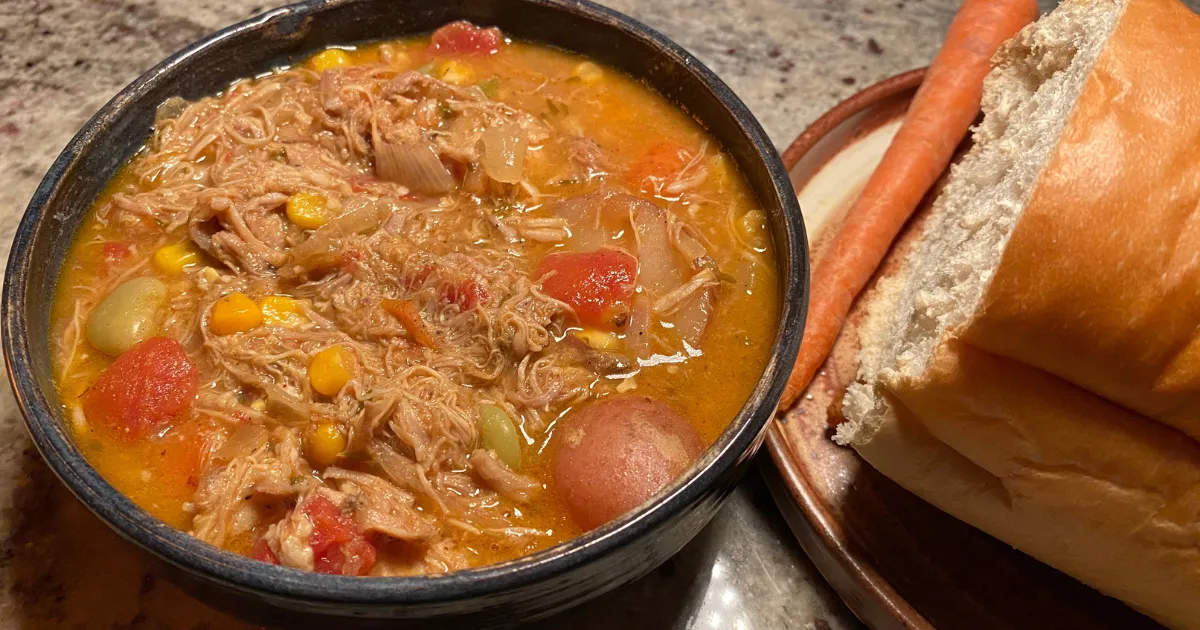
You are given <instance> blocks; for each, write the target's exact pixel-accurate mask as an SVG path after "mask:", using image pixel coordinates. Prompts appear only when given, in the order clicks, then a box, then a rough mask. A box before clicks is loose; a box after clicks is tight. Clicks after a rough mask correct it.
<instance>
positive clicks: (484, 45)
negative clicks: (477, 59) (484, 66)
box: [429, 20, 504, 55]
mask: <svg viewBox="0 0 1200 630" xmlns="http://www.w3.org/2000/svg"><path fill="white" fill-rule="evenodd" d="M503 44H504V34H503V33H501V32H500V29H498V28H480V27H478V26H475V25H474V24H471V23H470V22H467V21H466V20H459V21H458V22H451V23H449V24H447V25H445V26H443V27H441V28H439V29H438V30H436V31H434V32H433V37H432V38H430V40H429V52H431V53H433V54H436V55H454V54H461V55H490V54H492V53H496V52H499V51H500V46H502V45H503Z"/></svg>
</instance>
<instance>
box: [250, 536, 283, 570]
mask: <svg viewBox="0 0 1200 630" xmlns="http://www.w3.org/2000/svg"><path fill="white" fill-rule="evenodd" d="M250 557H251V558H254V559H255V560H258V561H259V562H266V563H268V564H279V556H277V555H275V552H274V551H272V550H271V545H268V544H267V539H266V538H259V539H258V540H257V541H255V542H254V546H253V547H251V548H250Z"/></svg>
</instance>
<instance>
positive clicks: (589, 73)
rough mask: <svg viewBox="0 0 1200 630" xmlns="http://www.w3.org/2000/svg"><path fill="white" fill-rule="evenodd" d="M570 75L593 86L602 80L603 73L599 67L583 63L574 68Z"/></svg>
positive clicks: (588, 62)
mask: <svg viewBox="0 0 1200 630" xmlns="http://www.w3.org/2000/svg"><path fill="white" fill-rule="evenodd" d="M571 75H572V76H575V77H578V78H579V80H581V81H583V82H584V83H585V84H587V85H595V84H596V83H598V82H599V81H600V79H603V78H604V71H603V70H601V69H600V66H597V65H596V64H594V63H592V62H590V61H584V62H582V63H580V64H579V65H577V66H575V69H574V70H572V71H571Z"/></svg>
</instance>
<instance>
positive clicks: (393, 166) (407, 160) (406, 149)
mask: <svg viewBox="0 0 1200 630" xmlns="http://www.w3.org/2000/svg"><path fill="white" fill-rule="evenodd" d="M372 144H373V145H374V147H375V174H376V175H378V176H379V177H380V178H381V179H385V180H387V181H389V182H395V183H397V184H400V185H402V186H407V187H408V188H409V189H411V190H413V191H415V192H418V193H422V194H426V195H440V194H442V193H446V192H449V191H450V190H452V189H453V188H454V178H453V177H451V175H450V171H447V170H446V167H445V166H444V165H443V164H442V161H441V160H439V159H438V156H437V154H436V153H434V152H433V149H431V148H429V145H428V144H425V143H424V142H421V141H419V140H401V141H399V142H392V141H388V140H384V139H383V138H382V136H380V135H379V134H378V133H376V134H372Z"/></svg>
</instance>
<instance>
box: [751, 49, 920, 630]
mask: <svg viewBox="0 0 1200 630" xmlns="http://www.w3.org/2000/svg"><path fill="white" fill-rule="evenodd" d="M927 69H928V68H926V67H921V68H916V69H914V70H909V71H908V72H904V73H901V74H897V75H894V76H891V77H888V78H885V79H883V80H881V81H879V82H877V83H874V84H872V85H870V86H867V87H866V88H864V89H862V90H860V91H858V92H856V93H854V94H852V95H851V96H849V97H848V98H846V99H845V100H843V101H841V102H839V103H838V104H837V105H834V106H833V108H831V109H830V110H828V111H827V112H825V113H824V114H822V115H821V117H819V118H817V119H816V120H815V121H813V122H812V123H811V124H810V125H808V127H806V128H805V129H804V131H803V132H801V133H800V135H799V136H797V137H796V139H795V140H793V141H792V143H791V144H790V145H788V147H787V148H786V149H785V150H784V151H783V153H782V154H781V157H782V160H783V165H784V168H786V169H787V170H788V173H789V175H790V173H791V170H792V168H793V167H795V165H796V163H797V162H799V161H800V160H801V159H802V158H803V157H804V156H805V155H807V154H808V152H809V151H811V150H812V149H813V147H815V146H816V145H817V143H819V142H820V141H821V140H822V139H824V138H825V137H826V136H827V135H828V134H829V133H830V132H831V131H833V130H834V129H835V128H837V127H838V126H839V125H841V124H842V123H844V122H845V121H846V120H848V119H849V118H851V117H852V116H854V115H856V114H859V113H860V112H862V111H863V110H865V109H867V108H868V107H870V106H872V105H875V104H876V103H879V102H881V101H884V100H887V99H888V98H891V97H893V96H895V95H897V94H900V93H903V92H905V91H910V90H913V89H915V88H917V87H919V86H920V84H921V82H922V80H923V79H924V77H925V72H926V70H927ZM798 193H799V191H797V194H798ZM812 236H816V235H815V234H814V235H810V238H811V237H812ZM767 427H768V428H767V438H766V446H767V450H768V451H769V452H770V454H771V461H772V462H774V464H775V467H776V469H777V470H778V471H779V474H780V479H779V480H777V481H776V482H775V483H772V484H770V485H771V489H772V490H773V492H772V493H771V494H772V496H773V497H774V499H775V503H776V505H777V506H778V507H779V508H780V511H781V512H782V513H783V514H784V517H785V519H786V520H787V522H788V525H789V527H790V529H791V530H792V534H793V535H794V536H795V537H796V539H797V540H798V541H799V542H800V546H801V547H802V548H803V549H804V552H805V554H807V555H808V556H809V558H811V559H812V561H813V564H814V565H816V567H817V570H819V571H820V572H821V575H822V577H824V578H825V580H826V581H827V582H829V584H830V586H832V587H833V589H834V590H835V591H837V593H838V596H839V597H841V598H842V600H843V601H844V602H845V603H846V605H847V606H848V607H849V608H850V610H851V611H853V612H854V614H855V616H857V617H858V618H859V620H861V621H862V622H863V623H866V624H867V625H868V626H871V627H873V628H904V629H907V630H934V627H933V625H932V624H931V623H930V622H929V621H928V620H927V619H926V618H925V617H924V616H923V615H922V614H921V613H920V612H918V611H917V610H916V609H915V608H913V607H912V605H911V604H909V603H908V601H907V600H905V599H904V597H902V596H901V595H900V594H899V593H898V592H897V591H896V589H895V588H894V587H893V586H892V585H891V583H890V582H889V581H888V580H887V579H886V578H885V577H884V576H883V575H882V574H881V573H880V572H879V571H878V570H877V569H876V568H875V566H874V564H873V562H872V561H871V559H870V557H869V556H868V555H866V554H861V553H858V552H856V551H855V550H854V549H853V548H852V545H851V543H850V541H849V540H848V539H847V537H846V535H845V532H844V531H842V529H841V526H840V524H839V523H838V521H837V520H836V518H835V517H834V516H833V515H832V514H831V513H830V512H829V511H828V510H827V509H825V507H824V506H823V505H822V504H821V502H820V501H819V500H818V499H817V498H816V492H815V491H814V490H813V488H812V486H811V485H810V484H809V481H808V478H807V475H806V473H805V471H803V470H801V469H800V467H798V466H797V465H796V463H795V459H794V458H793V456H792V454H791V447H790V446H789V445H788V443H787V440H786V439H785V438H784V436H783V433H782V431H781V429H780V426H779V420H778V417H777V418H776V419H774V420H772V421H771V422H770V423H769V424H768V425H767ZM780 486H781V487H780ZM784 491H786V492H787V496H781V495H782V494H783V492H784ZM789 499H790V501H789ZM785 502H787V503H786V504H785ZM864 596H865V597H864Z"/></svg>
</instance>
